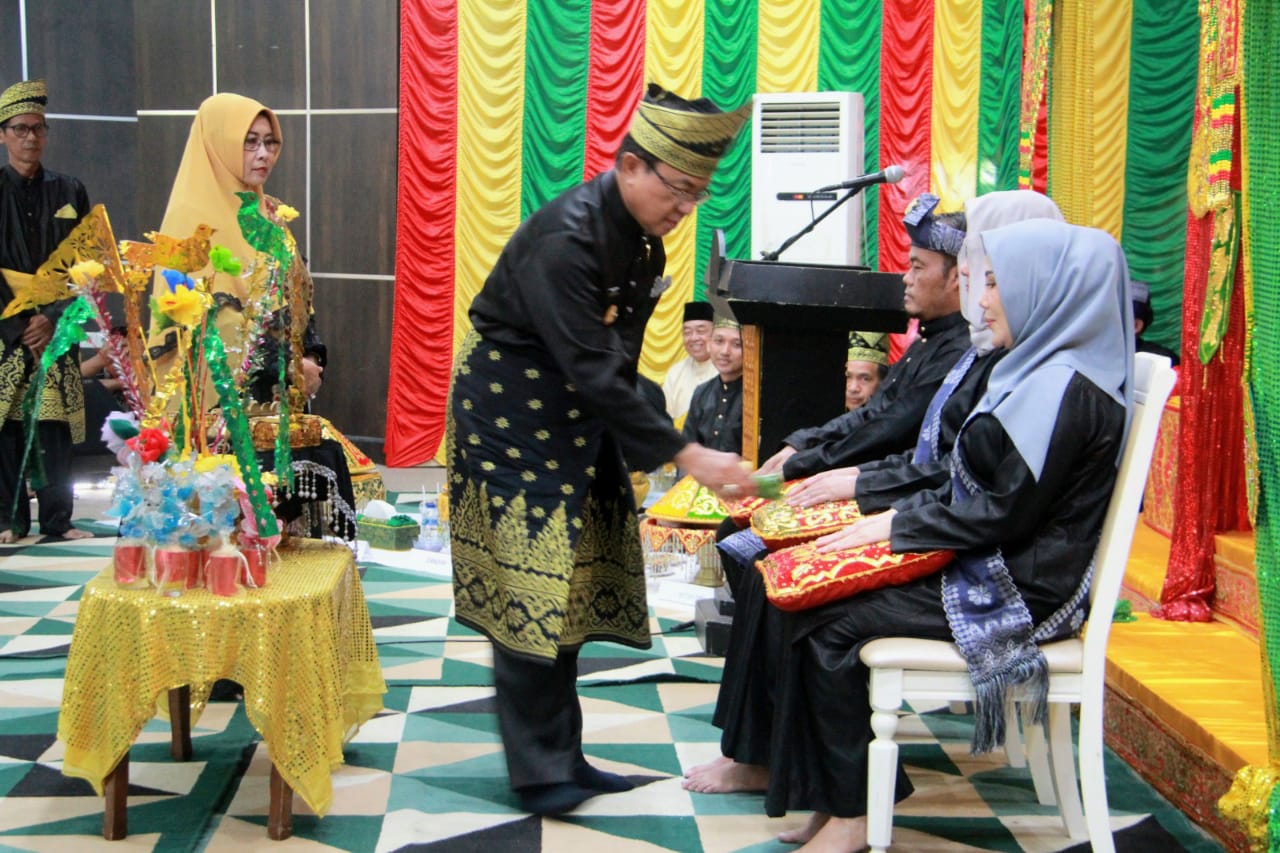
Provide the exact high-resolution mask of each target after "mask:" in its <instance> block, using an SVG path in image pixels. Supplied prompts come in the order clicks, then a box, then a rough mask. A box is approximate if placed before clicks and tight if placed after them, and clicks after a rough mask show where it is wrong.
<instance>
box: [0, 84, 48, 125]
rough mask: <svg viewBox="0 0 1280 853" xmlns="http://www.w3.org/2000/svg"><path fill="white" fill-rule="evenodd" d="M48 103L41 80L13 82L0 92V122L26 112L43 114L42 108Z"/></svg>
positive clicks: (46, 93)
mask: <svg viewBox="0 0 1280 853" xmlns="http://www.w3.org/2000/svg"><path fill="white" fill-rule="evenodd" d="M48 103H49V93H48V92H47V91H46V90H45V86H44V81H43V80H23V81H22V82H21V83H14V84H13V85H12V86H10V87H9V88H8V89H5V90H4V93H3V94H0V122H6V121H8V120H9V119H11V118H13V117H14V116H21V115H27V114H28V113H35V114H37V115H44V108H45V105H47V104H48Z"/></svg>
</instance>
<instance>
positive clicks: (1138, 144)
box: [1121, 0, 1200, 352]
mask: <svg viewBox="0 0 1280 853" xmlns="http://www.w3.org/2000/svg"><path fill="white" fill-rule="evenodd" d="M1132 39H1133V43H1132V47H1131V49H1130V62H1129V134H1128V145H1127V149H1126V153H1125V198H1124V230H1123V239H1122V240H1121V243H1122V245H1123V246H1124V251H1125V255H1126V256H1128V259H1129V272H1130V274H1131V275H1132V276H1133V277H1134V278H1135V279H1138V280H1140V281H1145V282H1147V283H1148V284H1149V285H1150V287H1151V307H1152V310H1153V311H1154V312H1155V323H1154V324H1153V325H1152V327H1151V329H1150V330H1149V331H1147V332H1145V333H1144V334H1143V337H1145V338H1147V339H1149V340H1154V341H1156V342H1158V343H1161V344H1163V345H1164V346H1167V347H1169V348H1170V349H1173V350H1174V351H1175V352H1176V351H1177V350H1178V348H1179V344H1180V337H1181V328H1182V286H1183V267H1184V265H1185V260H1186V236H1187V213H1186V210H1187V188H1186V181H1185V179H1181V176H1184V175H1185V174H1186V171H1187V160H1188V158H1189V157H1190V155H1191V122H1190V120H1189V116H1191V115H1192V113H1193V111H1194V108H1195V94H1196V93H1195V89H1196V63H1195V61H1194V59H1192V60H1191V61H1188V57H1195V56H1197V55H1198V51H1199V39H1200V17H1199V15H1198V13H1197V11H1196V4H1195V0H1178V2H1167V0H1134V4H1133V29H1132ZM1170 175H1177V176H1179V178H1180V179H1179V180H1170V177H1169V176H1170Z"/></svg>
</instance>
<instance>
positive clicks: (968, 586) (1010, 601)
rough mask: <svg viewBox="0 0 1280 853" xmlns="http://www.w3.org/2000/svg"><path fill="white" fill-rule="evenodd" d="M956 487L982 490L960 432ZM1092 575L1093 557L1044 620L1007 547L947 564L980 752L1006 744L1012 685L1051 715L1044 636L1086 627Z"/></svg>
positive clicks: (950, 614)
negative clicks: (1031, 605) (1035, 616)
mask: <svg viewBox="0 0 1280 853" xmlns="http://www.w3.org/2000/svg"><path fill="white" fill-rule="evenodd" d="M951 490H952V500H957V501H964V500H969V499H970V498H972V497H973V496H974V495H976V494H977V493H978V492H979V491H981V487H980V486H979V485H978V484H977V483H976V482H975V481H974V479H973V476H972V475H971V474H970V473H969V470H968V469H967V468H966V467H965V464H964V458H963V456H962V454H961V452H960V442H959V441H958V440H957V442H956V445H955V447H954V448H953V449H952V451H951ZM1092 578H1093V564H1092V563H1090V565H1089V569H1088V571H1086V572H1085V574H1084V578H1083V579H1082V580H1081V582H1080V586H1079V587H1078V588H1077V589H1076V591H1075V592H1074V593H1073V594H1072V596H1071V598H1070V599H1069V600H1068V601H1067V602H1066V603H1065V604H1064V605H1063V606H1062V607H1060V608H1058V610H1057V611H1056V612H1054V614H1053V615H1052V616H1050V617H1049V618H1048V619H1046V620H1045V621H1044V622H1043V623H1041V624H1040V625H1039V626H1038V627H1037V626H1034V625H1033V624H1032V621H1031V611H1030V610H1028V609H1027V605H1026V602H1024V601H1023V600H1022V594H1021V593H1020V592H1018V588H1017V586H1016V585H1014V582H1013V578H1012V577H1011V576H1010V575H1009V568H1008V566H1006V565H1005V562H1004V556H1003V555H1002V554H1001V553H1000V549H999V548H995V549H993V550H985V551H962V552H959V553H957V554H956V559H955V560H953V561H952V562H951V563H950V564H949V565H948V566H947V567H946V568H945V569H944V570H943V572H942V606H943V609H944V610H945V611H946V614H947V624H948V625H950V627H951V634H952V637H953V638H954V639H955V642H956V645H957V646H959V648H960V653H961V654H962V655H964V659H965V663H966V664H967V665H968V668H969V677H970V678H971V679H972V680H973V689H974V695H975V701H974V729H973V740H972V742H971V743H970V745H969V748H970V751H971V752H972V753H973V754H974V755H978V754H980V753H983V752H990V751H991V750H993V749H996V748H998V747H1000V746H1001V745H1003V744H1004V738H1005V726H1004V722H1005V713H1004V711H1005V703H1006V700H1007V696H1008V691H1009V688H1011V687H1018V686H1025V687H1026V693H1025V694H1024V695H1023V696H1021V697H1020V701H1022V702H1023V703H1025V704H1028V705H1029V706H1030V708H1031V712H1032V719H1033V720H1034V721H1035V722H1036V723H1043V722H1044V721H1045V717H1046V713H1047V710H1048V695H1049V664H1048V662H1047V661H1046V660H1045V657H1044V653H1043V652H1042V651H1040V647H1039V646H1038V645H1037V643H1040V642H1045V641H1047V640H1052V639H1058V638H1060V637H1063V636H1070V635H1073V634H1075V633H1076V632H1078V631H1079V630H1080V627H1081V626H1082V625H1083V624H1084V617H1085V609H1086V608H1085V602H1086V597H1087V595H1088V592H1089V582H1090V580H1091V579H1092Z"/></svg>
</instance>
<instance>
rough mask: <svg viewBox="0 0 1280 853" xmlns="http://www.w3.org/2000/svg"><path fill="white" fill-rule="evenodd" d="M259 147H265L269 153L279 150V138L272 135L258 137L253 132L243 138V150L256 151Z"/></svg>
mask: <svg viewBox="0 0 1280 853" xmlns="http://www.w3.org/2000/svg"><path fill="white" fill-rule="evenodd" d="M259 147H261V148H265V149H267V152H268V153H270V154H275V153H276V152H278V151H279V150H280V140H279V139H276V138H275V137H274V136H266V137H260V136H254V135H253V134H249V135H248V136H246V137H245V138H244V150H245V151H257V150H258V148H259Z"/></svg>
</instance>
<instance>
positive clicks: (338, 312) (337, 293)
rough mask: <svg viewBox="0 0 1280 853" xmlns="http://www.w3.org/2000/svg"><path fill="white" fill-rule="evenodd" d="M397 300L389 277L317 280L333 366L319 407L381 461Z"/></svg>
mask: <svg viewBox="0 0 1280 853" xmlns="http://www.w3.org/2000/svg"><path fill="white" fill-rule="evenodd" d="M392 304H393V287H392V284H391V282H389V281H347V280H333V279H330V280H327V281H326V280H324V279H319V280H317V281H316V298H315V307H316V324H317V328H318V329H319V331H320V334H321V336H322V337H323V338H324V341H325V343H326V344H327V345H328V347H329V366H328V367H327V368H326V369H325V381H324V387H323V388H322V389H321V391H320V394H319V396H317V397H316V399H315V411H316V412H317V413H318V414H321V415H324V416H325V417H327V418H329V420H331V421H333V423H334V424H335V425H336V426H337V427H338V429H340V430H342V431H343V432H345V433H347V434H348V435H350V436H352V437H353V439H354V438H357V437H360V440H359V441H358V443H359V444H360V446H361V448H362V449H363V450H364V451H365V452H366V453H369V454H370V455H371V456H373V458H374V459H375V460H376V461H378V462H381V461H382V459H383V456H382V448H381V445H380V442H381V439H382V436H383V435H384V434H385V429H386V418H387V385H388V383H387V375H388V372H389V371H390V369H391V336H390V331H389V330H390V329H391V309H392ZM370 437H373V438H375V439H376V441H375V442H370V441H368V440H367V439H368V438H370Z"/></svg>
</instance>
